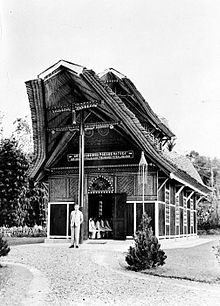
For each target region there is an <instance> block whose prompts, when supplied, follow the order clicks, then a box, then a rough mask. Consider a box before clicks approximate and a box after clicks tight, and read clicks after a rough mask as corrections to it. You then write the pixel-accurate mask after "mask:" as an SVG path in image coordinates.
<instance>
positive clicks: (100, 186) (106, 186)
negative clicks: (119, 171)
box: [88, 175, 114, 193]
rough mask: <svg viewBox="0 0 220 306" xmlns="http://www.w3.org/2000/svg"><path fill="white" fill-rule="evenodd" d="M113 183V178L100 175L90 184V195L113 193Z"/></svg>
mask: <svg viewBox="0 0 220 306" xmlns="http://www.w3.org/2000/svg"><path fill="white" fill-rule="evenodd" d="M112 183H113V180H112V179H111V178H106V177H104V176H102V175H100V176H98V177H96V178H94V179H92V180H91V181H90V182H89V188H88V193H113V192H114V188H113V186H112Z"/></svg>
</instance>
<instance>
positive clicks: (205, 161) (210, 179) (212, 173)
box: [187, 151, 220, 230]
mask: <svg viewBox="0 0 220 306" xmlns="http://www.w3.org/2000/svg"><path fill="white" fill-rule="evenodd" d="M187 157H188V158H190V160H191V161H192V163H193V165H194V167H195V168H196V170H197V171H198V173H199V175H200V177H201V179H202V181H203V183H204V184H205V185H207V186H209V187H211V188H212V192H211V194H210V199H209V200H210V202H208V201H206V202H201V203H200V204H199V205H198V210H197V211H198V228H199V229H205V230H207V229H210V228H213V227H216V226H218V225H220V222H219V210H220V203H219V201H220V197H219V194H220V193H219V192H220V159H218V158H213V159H211V158H210V157H207V156H202V155H200V154H199V153H198V152H196V151H191V152H190V153H189V154H188V155H187Z"/></svg>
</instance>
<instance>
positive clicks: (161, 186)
mask: <svg viewBox="0 0 220 306" xmlns="http://www.w3.org/2000/svg"><path fill="white" fill-rule="evenodd" d="M167 181H168V178H167V179H165V181H164V182H163V183H162V184H161V185H160V187H159V188H158V189H157V192H159V191H160V190H161V189H162V188H163V186H164V185H165V184H166V182H167Z"/></svg>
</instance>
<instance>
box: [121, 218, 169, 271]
mask: <svg viewBox="0 0 220 306" xmlns="http://www.w3.org/2000/svg"><path fill="white" fill-rule="evenodd" d="M150 221H151V218H149V217H148V215H147V214H146V213H144V214H143V215H142V221H141V225H140V227H139V230H138V231H137V232H136V234H135V236H134V242H135V246H134V247H130V248H129V250H128V253H127V255H126V258H125V260H126V262H127V263H128V264H129V266H130V267H131V269H132V270H134V271H141V270H146V269H151V268H154V267H157V266H162V265H164V264H165V259H166V258H167V256H166V255H165V252H164V251H163V250H161V249H160V244H159V242H158V239H157V238H156V237H155V236H154V235H153V231H152V228H151V226H150Z"/></svg>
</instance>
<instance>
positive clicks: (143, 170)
mask: <svg viewBox="0 0 220 306" xmlns="http://www.w3.org/2000/svg"><path fill="white" fill-rule="evenodd" d="M142 167H143V169H142V172H143V173H142V175H143V194H142V202H143V214H144V213H145V208H144V176H145V173H144V172H145V165H144V164H143V165H142Z"/></svg>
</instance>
